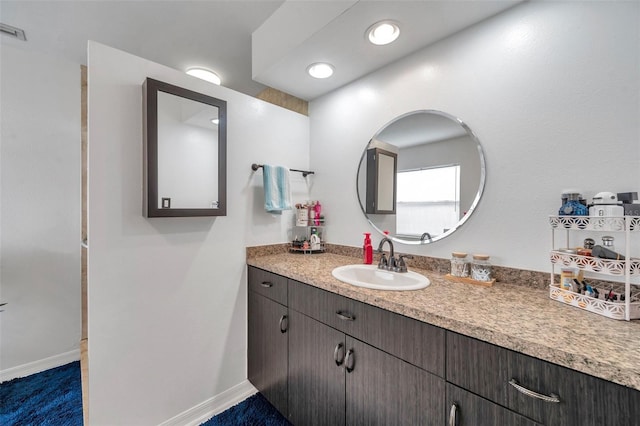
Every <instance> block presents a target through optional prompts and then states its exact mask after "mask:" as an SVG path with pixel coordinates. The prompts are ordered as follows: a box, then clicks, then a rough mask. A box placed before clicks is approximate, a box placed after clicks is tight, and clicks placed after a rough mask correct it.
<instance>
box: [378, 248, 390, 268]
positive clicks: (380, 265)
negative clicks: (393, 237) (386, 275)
mask: <svg viewBox="0 0 640 426" xmlns="http://www.w3.org/2000/svg"><path fill="white" fill-rule="evenodd" d="M378 253H380V261H379V262H378V269H387V267H388V266H389V261H388V260H387V256H386V255H385V254H384V252H383V251H381V250H378Z"/></svg>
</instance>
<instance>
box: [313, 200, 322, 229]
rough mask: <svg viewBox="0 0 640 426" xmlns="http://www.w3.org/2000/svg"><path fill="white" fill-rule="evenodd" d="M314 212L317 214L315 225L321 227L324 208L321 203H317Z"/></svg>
mask: <svg viewBox="0 0 640 426" xmlns="http://www.w3.org/2000/svg"><path fill="white" fill-rule="evenodd" d="M314 210H315V212H316V215H315V218H314V220H315V222H314V225H316V226H319V225H320V214H321V213H322V206H321V205H320V201H316V205H315V207H314Z"/></svg>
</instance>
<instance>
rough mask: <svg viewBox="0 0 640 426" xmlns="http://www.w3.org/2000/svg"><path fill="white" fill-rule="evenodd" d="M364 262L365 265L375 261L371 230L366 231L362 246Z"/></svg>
mask: <svg viewBox="0 0 640 426" xmlns="http://www.w3.org/2000/svg"><path fill="white" fill-rule="evenodd" d="M362 262H363V263H364V264H365V265H371V264H372V263H373V246H372V245H371V234H370V233H369V232H365V233H364V245H363V246H362Z"/></svg>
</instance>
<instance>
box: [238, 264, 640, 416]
mask: <svg viewBox="0 0 640 426" xmlns="http://www.w3.org/2000/svg"><path fill="white" fill-rule="evenodd" d="M248 277H249V292H248V293H249V301H248V313H249V320H248V329H249V330H248V376H249V380H250V381H251V383H253V384H254V385H255V387H256V388H257V389H258V390H259V391H260V392H261V393H262V394H263V395H264V396H265V397H266V398H267V399H268V400H269V401H270V402H271V403H272V404H273V405H274V406H275V407H276V408H277V409H278V410H279V411H280V412H281V413H282V414H283V415H284V416H285V417H287V418H288V419H289V420H290V421H291V422H292V423H293V424H294V425H297V426H307V425H310V426H314V425H318V426H321V425H332V426H333V425H335V426H340V425H349V426H351V425H421V426H422V425H434V426H435V425H445V424H446V425H452V426H453V425H455V426H485V425H486V426H494V425H506V426H535V425H546V426H635V425H638V424H640V420H638V419H640V391H637V390H635V389H630V388H627V387H624V386H620V385H617V384H614V383H612V382H609V381H606V380H602V379H599V378H596V377H593V376H590V375H587V374H583V373H580V372H578V371H575V370H571V369H568V368H565V367H561V366H559V365H556V364H553V363H550V362H547V361H543V360H540V359H537V358H534V357H531V356H527V355H524V354H522V353H518V352H514V351H512V350H508V349H505V348H502V347H499V346H495V345H493V344H490V343H487V342H483V341H480V340H477V339H474V338H470V337H467V336H464V335H461V334H458V333H454V332H452V331H448V330H444V329H441V328H439V327H435V326H432V325H429V324H426V323H423V322H421V321H417V320H414V319H411V318H407V317H404V316H402V315H399V314H395V313H392V312H389V311H386V310H384V309H380V308H377V307H374V306H371V305H368V304H366V303H362V302H359V301H356V300H353V299H349V298H347V297H344V296H340V295H338V294H335V293H331V292H328V291H325V290H322V289H319V288H316V287H313V286H309V285H307V284H304V283H300V282H297V281H293V280H290V279H287V278H285V277H283V276H280V275H277V274H273V273H270V272H268V271H264V270H261V269H258V268H253V267H249V271H248Z"/></svg>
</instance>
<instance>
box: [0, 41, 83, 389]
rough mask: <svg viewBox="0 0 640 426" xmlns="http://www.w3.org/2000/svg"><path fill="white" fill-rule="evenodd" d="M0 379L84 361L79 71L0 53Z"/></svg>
mask: <svg viewBox="0 0 640 426" xmlns="http://www.w3.org/2000/svg"><path fill="white" fill-rule="evenodd" d="M0 54H1V56H0V58H1V64H2V66H1V71H0V76H1V78H0V83H1V89H0V90H1V93H2V96H1V97H0V107H1V111H2V114H0V117H1V120H2V121H1V136H0V141H1V146H0V160H1V163H0V171H1V177H2V180H1V182H2V186H1V187H0V190H1V206H0V216H1V222H0V230H1V239H0V300H1V301H3V302H7V303H8V305H6V306H5V307H4V308H2V309H4V310H5V311H4V312H2V313H0V336H1V339H0V370H2V377H1V378H0V380H5V379H10V378H13V377H16V376H22V375H25V374H30V373H34V372H37V371H40V370H43V369H46V368H50V367H53V366H55V365H60V364H64V363H65V362H69V361H70V360H72V359H79V346H80V331H81V327H80V238H81V237H80V214H81V206H80V65H78V64H74V63H70V62H65V61H61V60H59V59H55V58H52V57H49V56H47V55H44V54H40V53H35V52H28V51H24V50H22V49H19V48H17V47H13V46H10V45H9V44H4V43H3V44H2V48H1V49H0Z"/></svg>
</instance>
